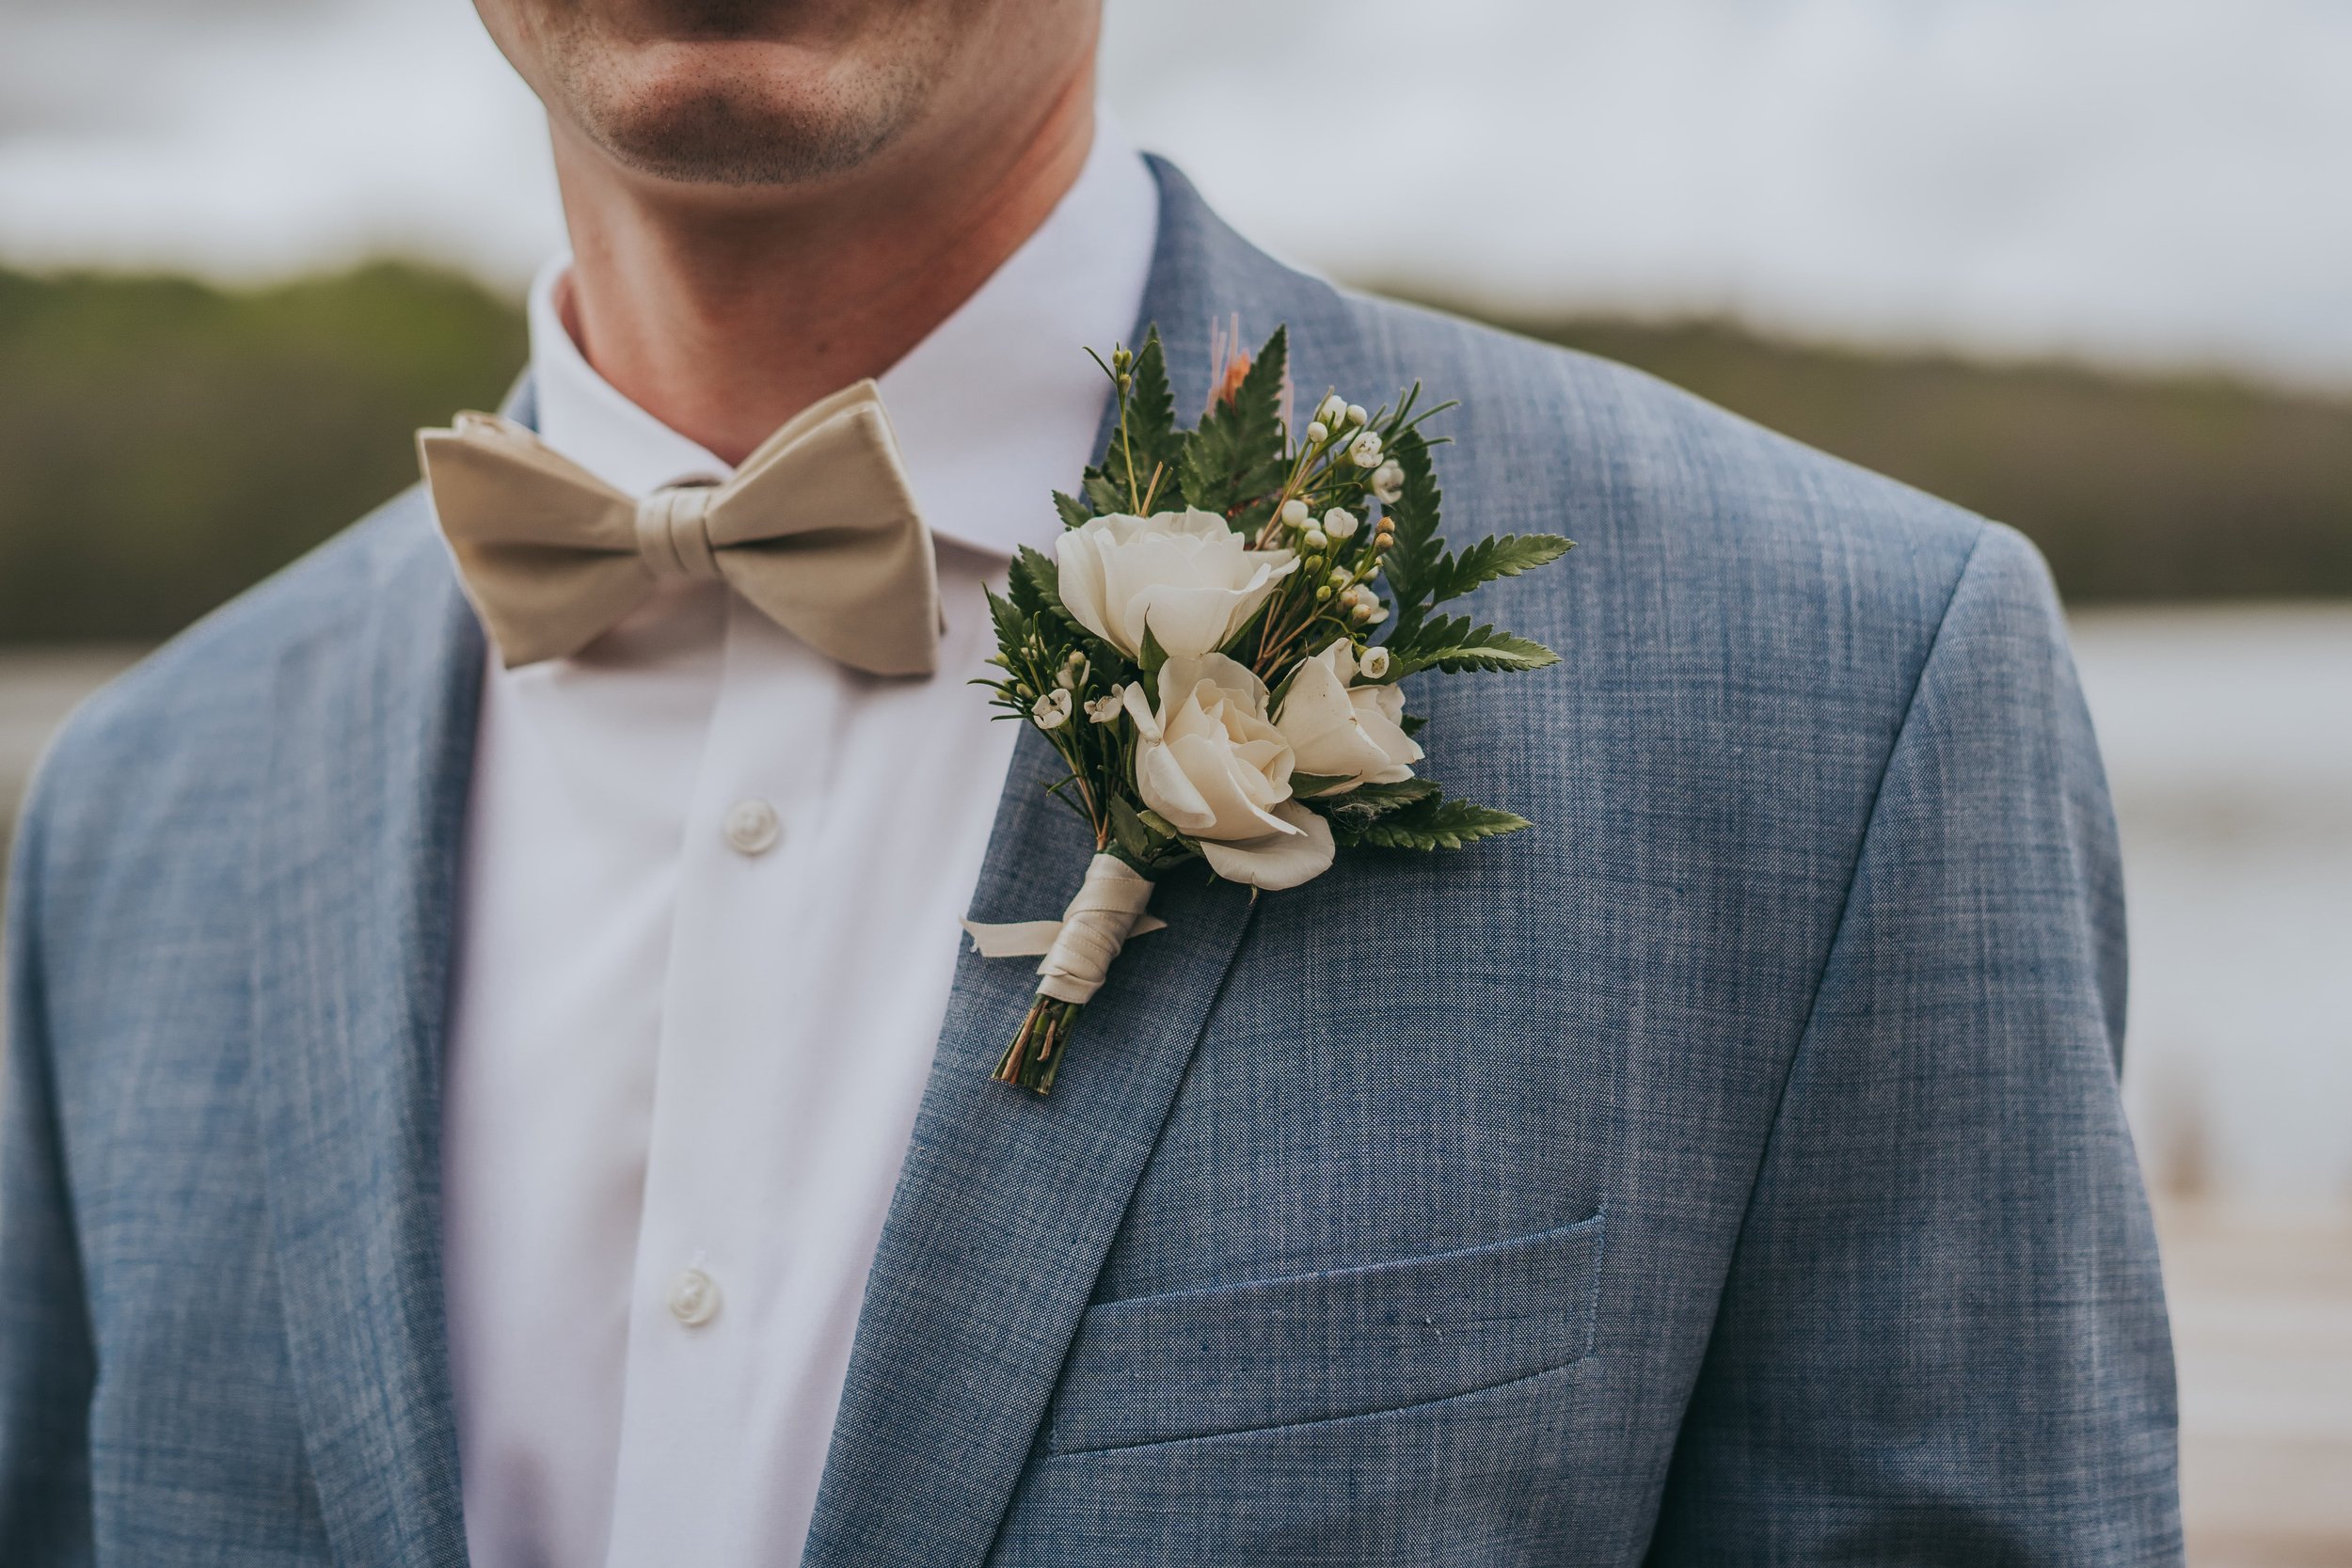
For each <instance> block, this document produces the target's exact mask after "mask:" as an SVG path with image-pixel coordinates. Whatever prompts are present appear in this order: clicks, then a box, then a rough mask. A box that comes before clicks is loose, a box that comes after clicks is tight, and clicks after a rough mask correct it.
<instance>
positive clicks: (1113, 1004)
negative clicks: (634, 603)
mask: <svg viewBox="0 0 2352 1568" xmlns="http://www.w3.org/2000/svg"><path fill="white" fill-rule="evenodd" d="M1058 772H1059V768H1058V758H1057V757H1056V756H1055V754H1054V752H1053V751H1052V749H1051V748H1050V747H1049V746H1047V745H1046V744H1045V742H1044V740H1043V739H1042V737H1041V736H1038V735H1037V734H1035V733H1034V732H1032V731H1026V730H1025V731H1024V732H1023V735H1022V740H1021V744H1020V746H1019V748H1018V749H1017V750H1016V753H1015V758H1014V762H1013V767H1012V770H1011V776H1010V778H1009V781H1008V783H1007V785H1006V791H1005V796H1004V799H1003V801H1002V804H1001V805H1000V807H999V809H998V814H997V820H996V827H995V832H994V833H993V836H992V838H991V840H990V845H989V852H988V860H987V863H986V866H985V867H984V869H983V870H982V872H981V877H980V887H979V893H978V895H977V897H976V898H975V900H974V905H973V914H974V917H975V918H976V919H981V920H991V921H1000V920H1016V919H1038V918H1044V917H1050V916H1051V915H1053V914H1054V913H1056V912H1057V911H1059V910H1060V908H1061V906H1062V904H1063V903H1064V902H1065V901H1066V900H1067V899H1068V898H1069V896H1070V895H1072V894H1073V892H1075V891H1076V888H1077V884H1078V880H1079V878H1080V876H1081V875H1082V874H1083V872H1084V870H1085V866H1086V862H1087V859H1088V857H1089V855H1090V854H1091V852H1092V849H1093V845H1092V841H1091V839H1090V838H1089V835H1088V834H1087V833H1086V832H1085V831H1084V825H1083V824H1082V823H1080V822H1079V821H1078V820H1077V819H1076V818H1075V817H1074V816H1072V815H1071V814H1070V813H1069V812H1067V811H1066V810H1065V809H1064V808H1063V807H1062V806H1061V805H1060V804H1059V803H1058V802H1056V801H1053V800H1049V799H1048V798H1047V797H1046V795H1045V792H1044V786H1045V785H1046V784H1050V783H1051V782H1053V780H1054V779H1055V778H1056V777H1057V776H1058ZM1152 911H1153V912H1154V913H1156V914H1158V915H1160V916H1162V917H1163V918H1164V919H1166V920H1167V921H1168V929H1166V930H1164V931H1154V932H1152V933H1151V934H1149V935H1146V936H1141V937H1137V938H1136V939H1135V941H1134V942H1131V943H1130V944H1129V946H1128V947H1127V950H1126V951H1125V952H1124V953H1122V954H1121V955H1120V959H1119V962H1118V963H1117V965H1115V966H1114V968H1113V970H1112V974H1111V978H1110V981H1109V983H1108V984H1107V985H1105V986H1104V989H1103V990H1102V991H1101V993H1100V994H1099V995H1097V996H1096V998H1095V999H1094V1001H1093V1002H1092V1003H1090V1004H1089V1006H1088V1007H1087V1010H1086V1013H1085V1016H1084V1017H1083V1018H1082V1019H1081V1020H1080V1021H1079V1024H1078V1029H1077V1032H1076V1034H1075V1035H1074V1036H1073V1038H1072V1041H1071V1044H1070V1047H1069V1050H1070V1056H1069V1060H1068V1061H1067V1062H1066V1063H1065V1064H1064V1066H1063V1068H1062V1069H1061V1073H1060V1076H1059V1079H1058V1081H1057V1084H1056V1085H1055V1088H1054V1092H1053V1094H1052V1095H1051V1096H1050V1097H1048V1098H1044V1099H1040V1098H1038V1097H1036V1096H1033V1095H1031V1094H1029V1093H1027V1092H1026V1091H1025V1090H1021V1089H1016V1088H1012V1087H1010V1086H1009V1085H1003V1084H998V1083H995V1082H993V1081H992V1080H991V1078H990V1073H991V1072H992V1071H993V1069H994V1068H995V1065H996V1059H997V1056H998V1055H999V1054H1000V1053H1002V1051H1003V1050H1004V1047H1005V1043H1006V1041H1008V1040H1009V1039H1010V1038H1011V1037H1012V1036H1013V1033H1014V1032H1015V1031H1016V1030H1017V1029H1018V1028H1019V1027H1020V1024H1021V1020H1022V1017H1023V1015H1024V1013H1025V1011H1026V1010H1027V1008H1028V1005H1029V1000H1030V998H1031V997H1032V996H1033V995H1034V994H1035V992H1036V988H1037V975H1036V973H1035V971H1034V968H1033V966H1032V965H1030V964H1027V963H1024V962H1019V961H1015V960H1009V959H995V960H990V959H984V958H980V957H978V955H977V954H976V953H973V952H971V951H969V950H968V948H967V950H966V951H965V952H964V953H963V954H962V955H961V958H959V959H958V962H957V970H956V979H955V987H954V990H953V992H952V993H951V996H950V999H949V1002H948V1010H947V1022H946V1028H945V1030H944V1031H943V1033H942V1034H941V1037H940V1041H939V1050H938V1054H937V1057H936V1060H935V1061H934V1063H933V1065H932V1069H931V1078H930V1085H929V1087H928V1089H927V1090H926V1092H925V1094H924V1098H923V1104H922V1108H921V1110H920V1112H919V1113H918V1115H917V1117H916V1118H915V1125H914V1139H913V1142H912V1144H911V1146H910V1148H909V1149H908V1153H907V1159H906V1164H905V1166H904V1168H903V1170H902V1171H901V1173H900V1176H899V1180H898V1192H897V1195H896V1196H895V1197H894V1198H893V1200H892V1202H891V1208H890V1215H889V1219H888V1221H887V1222H886V1223H885V1225H884V1227H883V1229H882V1242H881V1245H880V1248H879V1250H878V1252H877V1254H876V1257H875V1259H874V1268H873V1273H872V1275H870V1277H869V1278H868V1280H867V1283H866V1304H865V1308H864V1310H863V1312H862V1313H861V1314H860V1316H859V1319H858V1327H857V1338H856V1341H855V1345H854V1348H853V1349H852V1351H851V1354H850V1371H849V1380H848V1384H847V1386H846V1387H845V1388H844V1390H843V1393H842V1400H841V1408H840V1414H839V1416H838V1418H837V1419H836V1420H835V1423H834V1438H833V1447H832V1450H831V1452H830V1453H829V1455H828V1456H827V1460H826V1465H825V1473H824V1480H823V1483H822V1486H821V1489H820V1490H819V1492H818V1499H817V1511H816V1517H815V1519H814V1521H813V1523H812V1525H811V1527H810V1531H809V1538H808V1546H807V1550H806V1554H805V1556H804V1557H803V1561H804V1562H807V1563H811V1564H835V1563H837V1564H850V1563H858V1564H864V1563H875V1562H904V1563H910V1564H914V1563H920V1564H923V1565H925V1568H958V1565H971V1564H977V1563H978V1562H979V1561H980V1560H982V1559H983V1558H984V1557H985V1556H986V1555H987V1552H988V1547H989V1544H990V1542H991V1541H992V1540H993V1538H994V1536H995V1532H996V1528H997V1525H998V1522H999V1521H1000V1520H1001V1519H1002V1517H1003V1515H1004V1512H1005V1509H1006V1507H1007V1505H1008V1503H1009V1501H1010V1499H1011V1497H1012V1491H1013V1487H1014V1485H1015V1483H1016V1482H1017V1481H1018V1480H1019V1477H1020V1474H1021V1470H1022V1467H1023V1465H1025V1463H1026V1461H1027V1458H1028V1454H1029V1449H1030V1445H1031V1442H1032V1440H1033V1439H1034V1437H1035V1434H1036V1433H1037V1430H1038V1426H1039V1423H1040V1421H1041V1418H1043V1416H1044V1413H1045V1408H1046V1404H1047V1402H1048V1401H1049V1399H1050V1398H1051V1396H1052V1393H1053V1388H1054V1384H1055V1382H1056V1380H1057V1377H1058V1375H1059V1373H1060V1370H1061V1364H1062V1359H1063V1356H1064V1354H1066V1352H1067V1351H1068V1348H1069V1344H1070V1341H1071V1338H1072V1337H1073V1334H1074V1333H1075V1331H1076V1328H1077V1323H1078V1318H1079V1315H1080V1314H1081V1313H1082V1312H1083V1311H1084V1310H1085V1308H1086V1305H1087V1302H1088V1299H1089V1297H1090V1296H1091V1295H1092V1293H1093V1290H1094V1280H1095V1276H1096V1275H1097V1274H1098V1273H1100V1271H1101V1269H1102V1265H1103V1259H1104V1256H1105V1255H1106V1254H1107V1253H1108V1251H1109V1249H1110V1243H1111V1238H1112V1236H1113V1234H1114V1232H1115V1231H1116V1230H1117V1229H1118V1227H1119V1222H1120V1217H1121V1216H1122V1215H1123V1214H1124V1213H1125V1212H1126V1207H1127V1200H1128V1197H1129V1196H1130V1195H1131V1194H1132V1193H1133V1191H1134V1189H1135V1185H1136V1180H1137V1179H1138V1178H1139V1177H1140V1175H1141V1174H1142V1170H1143V1164H1144V1161H1145V1159H1146V1157H1147V1156H1148V1155H1149V1154H1150V1153H1151V1151H1152V1147H1153V1145H1154V1144H1155V1143H1156V1142H1157V1140H1158V1136H1159V1130H1160V1126H1161V1124H1162V1123H1163V1122H1164V1121H1165V1120H1166V1119H1167V1117H1168V1109H1169V1107H1170V1105H1171V1104H1172V1103H1173V1102H1174V1100H1175V1097H1176V1090H1177V1086H1178V1085H1179V1083H1180V1082H1181V1081H1182V1079H1183V1077H1184V1067H1185V1064H1186V1063H1187V1062H1188V1061H1189V1060H1190V1059H1191V1055H1192V1049H1193V1043H1194V1041H1195V1040H1196V1039H1197V1038H1198V1037H1199V1035H1200V1029H1201V1026H1202V1024H1203V1023H1204V1022H1205V1021H1206V1019H1207V1017H1208V1013H1209V1009H1210V1007H1211V1006H1212V1005H1213V1004H1214V1003H1215V1001H1216V995H1217V992H1218V990H1219V987H1220V984H1221V982H1222V980H1223V978H1224V975H1225V971H1226V968H1227V966H1228V965H1229V964H1230V963H1231V962H1232V957H1233V954H1234V951H1235V949H1236V948H1237V947H1238V946H1239V944H1240V941H1241V937H1242V933H1243V931H1244V929H1245V927H1247V925H1248V919H1249V912H1250V903H1249V899H1248V895H1247V894H1246V893H1245V892H1244V891H1243V890H1241V889H1239V888H1235V887H1232V886H1228V885H1223V884H1219V885H1216V886H1211V885H1209V884H1208V882H1207V881H1206V879H1205V874H1203V873H1200V872H1199V871H1198V868H1194V867H1187V868H1185V869H1184V871H1183V872H1181V873H1179V874H1177V875H1175V876H1173V877H1171V878H1169V879H1168V880H1167V881H1164V882H1163V883H1162V884H1161V886H1160V887H1159V889H1158V890H1157V892H1156V893H1155V894H1154V895H1153V898H1152Z"/></svg>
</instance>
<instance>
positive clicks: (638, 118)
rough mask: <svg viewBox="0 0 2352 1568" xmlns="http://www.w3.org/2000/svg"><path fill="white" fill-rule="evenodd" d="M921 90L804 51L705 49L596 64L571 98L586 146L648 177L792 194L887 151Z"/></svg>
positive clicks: (714, 42)
mask: <svg viewBox="0 0 2352 1568" xmlns="http://www.w3.org/2000/svg"><path fill="white" fill-rule="evenodd" d="M914 87H915V84H914V83H912V82H908V81H902V80H898V79H897V78H896V76H895V73H881V74H877V73H871V72H866V71H856V70H854V69H846V70H845V69H844V68H843V66H842V63H841V62H840V61H839V60H838V59H836V58H832V57H829V56H827V55H825V54H824V53H823V52H822V51H819V50H816V49H812V48H809V47H807V46H805V45H803V44H801V43H797V42H786V41H778V40H770V39H744V38H732V39H708V38H706V39H698V40H678V39H671V40H663V41H661V42H659V43H649V44H642V45H639V46H637V47H635V48H633V49H631V50H629V51H628V53H627V55H625V56H623V57H621V58H618V59H610V60H607V61H604V62H599V65H598V68H596V69H595V70H593V71H591V72H589V73H587V74H586V76H585V78H584V79H582V80H580V81H578V82H577V83H576V84H575V90H574V92H573V93H572V94H570V95H569V96H571V97H572V98H573V100H574V103H575V104H576V107H577V112H578V114H579V116H580V119H581V121H582V122H583V128H584V129H585V130H586V131H587V132H588V134H589V135H590V137H591V138H592V139H593V140H595V141H596V143H597V144H598V145H599V146H601V147H603V148H604V150H606V151H607V152H608V153H609V154H611V155H612V157H613V158H615V159H616V160H618V161H619V162H620V163H622V164H623V165H625V166H628V167H630V168H633V169H635V170H637V171H639V172H640V173H644V174H650V175H654V176H656V177H659V178H661V179H665V180H674V181H678V182H689V183H694V184H712V185H739V186H749V185H790V184H802V183H807V182H812V181H817V180H822V179H824V178H827V177H828V176H831V175H835V174H839V173H842V172H844V171H846V170H849V169H851V168H854V167H856V166H859V165H860V164H862V163H864V162H865V161H866V159H868V158H870V157H872V156H873V155H874V154H875V153H876V152H877V151H879V150H881V149H882V147H883V146H885V145H886V144H887V143H888V142H889V141H890V140H891V138H892V137H893V136H894V135H896V134H897V132H898V129H899V127H900V125H901V123H902V122H903V120H904V119H905V117H906V116H907V114H909V113H910V112H911V111H912V110H913V108H914V106H915V104H916V103H919V102H920V96H919V93H918V92H917V91H915V90H914Z"/></svg>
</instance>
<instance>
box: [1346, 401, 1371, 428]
mask: <svg viewBox="0 0 2352 1568" xmlns="http://www.w3.org/2000/svg"><path fill="white" fill-rule="evenodd" d="M1371 420H1372V416H1371V415H1369V414H1367V413H1365V412H1364V405H1363V404H1360V403H1351V404H1348V405H1347V422H1348V423H1349V424H1368V423H1370V422H1371Z"/></svg>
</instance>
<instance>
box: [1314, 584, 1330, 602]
mask: <svg viewBox="0 0 2352 1568" xmlns="http://www.w3.org/2000/svg"><path fill="white" fill-rule="evenodd" d="M1330 596H1331V586H1330V584H1328V583H1326V584H1324V585H1323V586H1322V587H1321V588H1318V589H1316V590H1315V603H1317V604H1322V603H1324V602H1325V601H1326V600H1327V599H1329V598H1330Z"/></svg>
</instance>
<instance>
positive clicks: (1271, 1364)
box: [1046, 1214, 1603, 1453]
mask: <svg viewBox="0 0 2352 1568" xmlns="http://www.w3.org/2000/svg"><path fill="white" fill-rule="evenodd" d="M1602 1219H1603V1216H1602V1215H1599V1214H1595V1215H1594V1216H1593V1217H1592V1218H1590V1219H1588V1220H1582V1221H1580V1222H1578V1223H1577V1224H1575V1225H1569V1226H1563V1227H1560V1228H1558V1229H1555V1230H1545V1231H1539V1232H1537V1233H1535V1234H1533V1235H1527V1236H1518V1237H1514V1238H1512V1239H1510V1240H1508V1241H1502V1242H1495V1243H1489V1244H1487V1245H1485V1246H1476V1247H1470V1248H1466V1249H1464V1250H1462V1251H1458V1252H1442V1253H1428V1254H1423V1255H1422V1256H1420V1257H1416V1258H1405V1259H1395V1260H1393V1261H1390V1262H1384V1263H1375V1264H1372V1265H1370V1266H1368V1267H1364V1268H1355V1269H1340V1270H1335V1271H1332V1272H1329V1273H1324V1274H1301V1275H1285V1276H1283V1277H1281V1278H1279V1279H1263V1280H1253V1281H1250V1282H1248V1283H1246V1284H1240V1285H1220V1286H1214V1287H1211V1288H1209V1289H1207V1290H1200V1291H1177V1292H1174V1293H1171V1294H1168V1295H1155V1296H1137V1297H1135V1298H1132V1299H1130V1300H1126V1301H1114V1302H1105V1303H1104V1304H1103V1305H1102V1306H1099V1307H1093V1308H1091V1309H1090V1310H1089V1311H1088V1313H1087V1314H1086V1316H1085V1318H1084V1319H1082V1320H1081V1321H1080V1323H1079V1325H1078V1335H1077V1338H1076V1340H1075V1342H1074V1343H1073V1345H1072V1347H1071V1353H1070V1359H1069V1363H1068V1365H1067V1366H1066V1368H1065V1369H1064V1371H1063V1373H1062V1384H1061V1390H1060V1392H1059V1394H1058V1395H1057V1398H1056V1402H1055V1407H1054V1413H1053V1416H1052V1418H1051V1420H1050V1423H1049V1425H1048V1428H1047V1433H1046V1447H1047V1449H1048V1451H1050V1452H1054V1453H1085V1452H1094V1451H1100V1450H1103V1449H1121V1448H1135V1447H1139V1446H1141V1445H1143V1444H1147V1443H1166V1442H1173V1441H1177V1440H1179V1439H1183V1438H1188V1437H1207V1436H1214V1435H1218V1434H1224V1433H1244V1432H1258V1431H1263V1430H1264V1429H1266V1428H1270V1427H1282V1426H1291V1425H1297V1424H1301V1423H1305V1422H1311V1421H1326V1420H1333V1419H1337V1418H1342V1417H1347V1416H1364V1415H1372V1414H1375V1413H1377V1412H1381V1411H1389V1410H1397V1409H1402V1408H1404V1407H1406V1406H1409V1405H1416V1404H1425V1403H1431V1402H1436V1401H1439V1400H1446V1399H1452V1398H1454V1397H1456V1396H1458V1395H1462V1394H1468V1393H1472V1392H1475V1391H1477V1390H1479V1389H1482V1388H1491V1387H1494V1386H1497V1385H1499V1384H1504V1383H1511V1382H1515V1381H1517V1380H1518V1379H1521V1378H1527V1377H1534V1376H1535V1375H1537V1374H1539V1373H1543V1372H1548V1371H1553V1370H1558V1369H1560V1368H1562V1367H1565V1366H1567V1365H1569V1364H1571V1363H1573V1362H1576V1361H1580V1360H1582V1359H1583V1358H1584V1357H1585V1356H1586V1355H1589V1354H1591V1353H1592V1347H1593V1323H1594V1316H1595V1312H1596V1309H1597V1294H1598V1291H1599V1287H1600V1259H1601V1231H1602Z"/></svg>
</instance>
